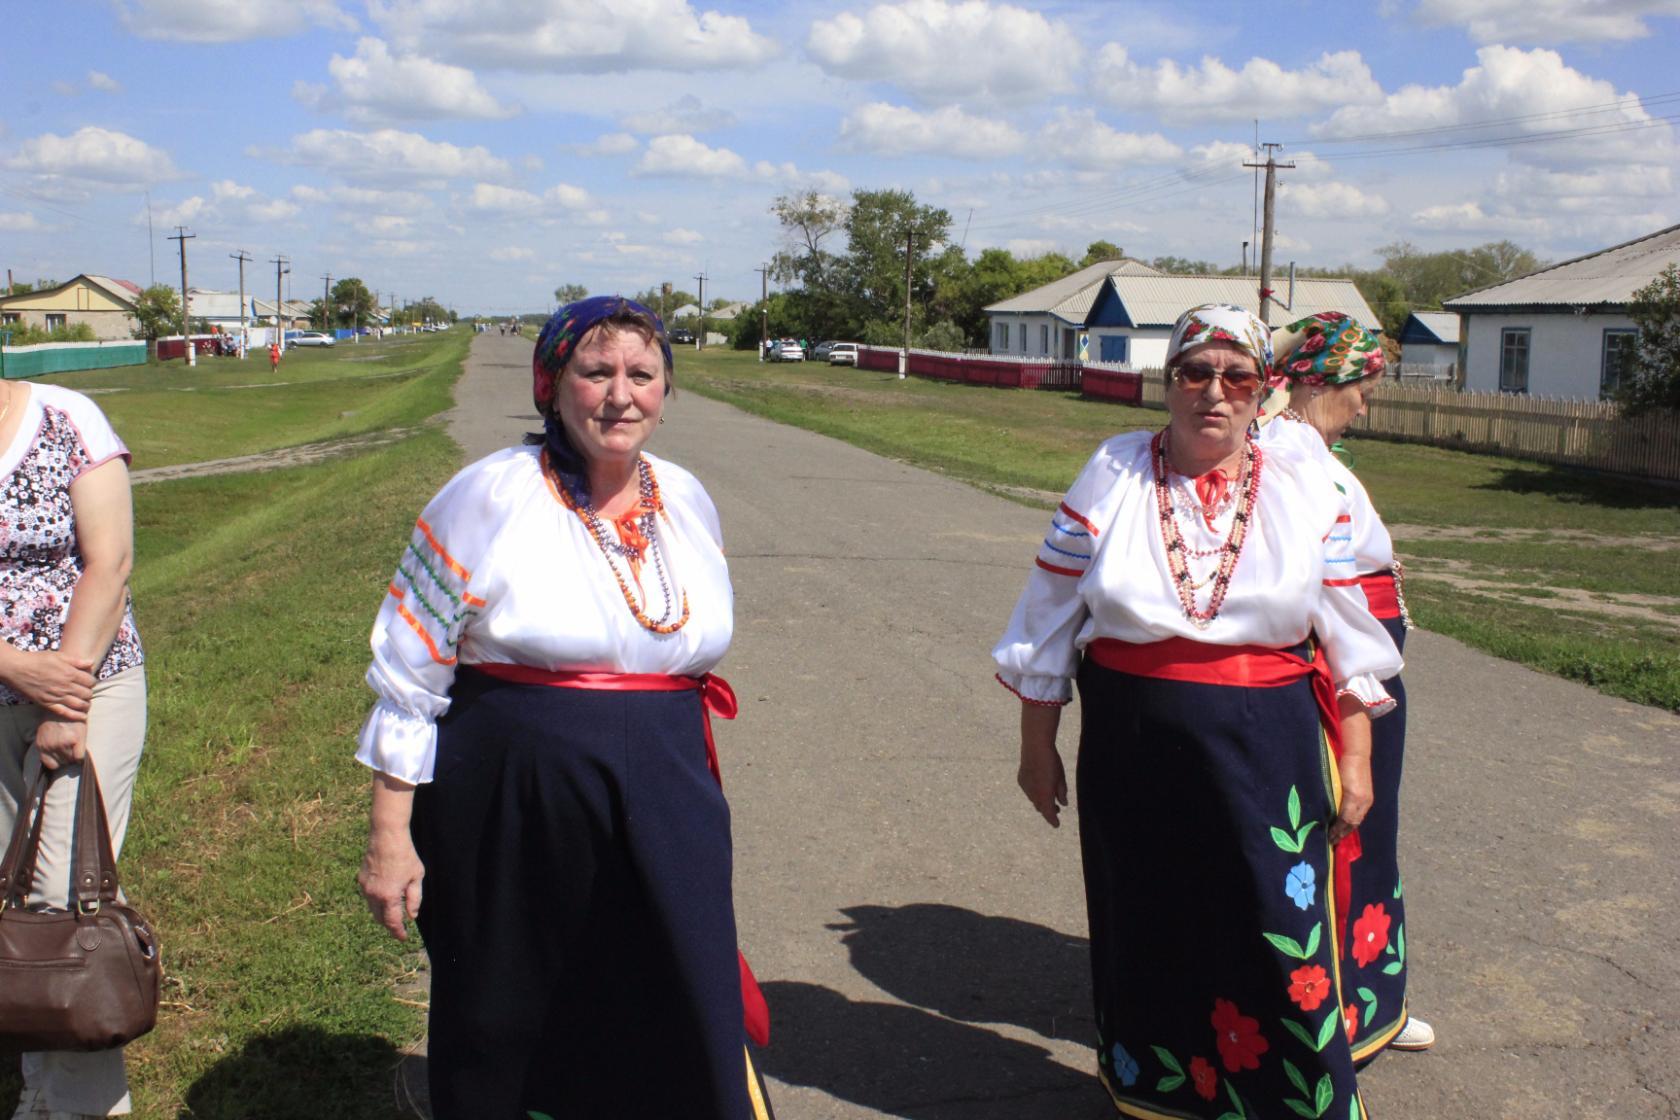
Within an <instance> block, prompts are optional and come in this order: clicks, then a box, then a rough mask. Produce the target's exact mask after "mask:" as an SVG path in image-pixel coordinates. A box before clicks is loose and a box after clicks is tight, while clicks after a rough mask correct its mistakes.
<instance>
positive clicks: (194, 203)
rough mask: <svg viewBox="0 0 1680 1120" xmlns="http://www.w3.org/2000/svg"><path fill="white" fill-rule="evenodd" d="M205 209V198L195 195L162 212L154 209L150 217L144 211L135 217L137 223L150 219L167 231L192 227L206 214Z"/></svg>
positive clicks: (165, 208)
mask: <svg viewBox="0 0 1680 1120" xmlns="http://www.w3.org/2000/svg"><path fill="white" fill-rule="evenodd" d="M204 207H205V202H204V199H203V197H202V196H200V195H196V194H195V195H193V196H192V197H190V198H184V199H182V200H181V201H180V202H177V203H176V204H175V205H173V206H165V207H163V208H162V209H160V210H159V209H154V210H153V211H152V213H151V214H149V215H148V214H146V213H145V212H144V211H142V212H141V213H139V214H137V215H136V216H135V221H136V223H137V224H138V223H141V222H145V221H146V220H147V219H148V218H150V219H151V220H152V221H155V222H156V223H157V224H158V225H159V226H162V227H163V228H165V229H167V228H169V227H170V226H186V225H191V224H192V223H193V222H194V221H195V220H197V218H198V216H199V215H200V214H202V213H203V212H204Z"/></svg>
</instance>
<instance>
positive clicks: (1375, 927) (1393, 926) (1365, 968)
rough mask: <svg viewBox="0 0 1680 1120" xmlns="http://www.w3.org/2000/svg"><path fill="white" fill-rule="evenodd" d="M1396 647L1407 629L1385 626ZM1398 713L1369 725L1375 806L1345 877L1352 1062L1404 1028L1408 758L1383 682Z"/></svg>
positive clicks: (1402, 714) (1401, 697)
mask: <svg viewBox="0 0 1680 1120" xmlns="http://www.w3.org/2000/svg"><path fill="white" fill-rule="evenodd" d="M1381 621H1382V624H1383V626H1384V627H1385V628H1386V629H1387V630H1388V635H1389V637H1391V638H1393V639H1394V645H1395V646H1396V648H1398V649H1400V650H1401V651H1402V652H1403V651H1404V650H1405V648H1406V627H1405V625H1404V624H1403V623H1402V622H1401V621H1400V619H1398V618H1385V619H1382V620H1381ZM1383 687H1384V688H1386V689H1388V694H1389V695H1390V696H1392V697H1394V699H1395V701H1396V702H1397V704H1396V707H1395V709H1394V710H1393V711H1392V712H1390V713H1388V714H1387V715H1386V716H1383V717H1381V718H1380V719H1378V720H1377V721H1376V722H1374V723H1373V724H1371V785H1372V787H1373V791H1374V794H1375V800H1374V802H1373V803H1372V805H1371V811H1370V812H1369V813H1368V814H1366V816H1365V820H1364V822H1363V823H1361V824H1360V826H1359V840H1360V844H1361V846H1362V847H1363V849H1364V851H1363V853H1362V854H1361V855H1360V857H1359V858H1358V859H1357V860H1355V861H1354V863H1353V867H1352V871H1351V873H1350V874H1349V876H1348V882H1349V890H1348V914H1347V918H1346V925H1345V926H1344V927H1343V929H1342V982H1343V983H1344V984H1346V985H1347V987H1348V989H1349V990H1350V991H1351V992H1352V993H1353V996H1352V997H1351V1000H1350V1002H1351V1003H1353V1004H1354V1006H1355V1007H1356V1008H1357V1009H1358V1011H1359V1026H1358V1027H1357V1028H1356V1031H1355V1034H1354V1038H1353V1058H1354V1061H1356V1062H1365V1061H1368V1060H1369V1059H1371V1058H1373V1057H1375V1056H1376V1055H1377V1054H1379V1053H1381V1052H1382V1049H1383V1047H1385V1046H1387V1045H1388V1044H1389V1043H1390V1042H1392V1041H1393V1040H1394V1036H1395V1035H1397V1034H1399V1033H1400V1029H1401V1028H1402V1027H1404V1026H1405V1025H1406V1017H1407V1006H1406V903H1405V900H1404V899H1403V898H1402V897H1401V891H1400V861H1399V855H1398V851H1397V849H1398V844H1399V839H1400V770H1401V765H1402V763H1403V762H1404V761H1405V751H1406V688H1405V685H1403V684H1401V683H1400V678H1399V677H1394V678H1392V679H1390V680H1386V681H1384V682H1383Z"/></svg>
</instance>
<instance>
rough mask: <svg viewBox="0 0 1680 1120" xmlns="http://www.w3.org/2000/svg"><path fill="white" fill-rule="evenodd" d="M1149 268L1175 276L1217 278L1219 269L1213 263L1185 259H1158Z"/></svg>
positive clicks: (1150, 263)
mask: <svg viewBox="0 0 1680 1120" xmlns="http://www.w3.org/2000/svg"><path fill="white" fill-rule="evenodd" d="M1149 267H1151V268H1158V269H1160V270H1161V271H1162V272H1167V273H1171V274H1173V275H1174V276H1217V275H1218V274H1219V268H1218V267H1217V266H1216V265H1215V264H1214V263H1213V262H1212V261H1194V260H1189V259H1188V258H1185V257H1156V258H1155V259H1154V260H1152V261H1150V262H1149Z"/></svg>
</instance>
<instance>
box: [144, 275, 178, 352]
mask: <svg viewBox="0 0 1680 1120" xmlns="http://www.w3.org/2000/svg"><path fill="white" fill-rule="evenodd" d="M134 319H135V328H134V337H135V338H143V339H145V340H146V341H147V342H152V341H155V340H156V339H157V338H159V337H160V336H162V335H166V334H169V333H171V332H172V331H174V330H175V329H176V327H177V326H178V325H179V324H180V322H181V297H180V296H179V295H177V294H176V292H175V289H174V288H171V287H170V286H169V285H167V284H153V285H152V286H151V287H149V288H147V289H146V290H145V291H143V292H141V293H140V295H139V296H138V297H137V298H136V299H135V301H134Z"/></svg>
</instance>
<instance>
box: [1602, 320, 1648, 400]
mask: <svg viewBox="0 0 1680 1120" xmlns="http://www.w3.org/2000/svg"><path fill="white" fill-rule="evenodd" d="M1638 345H1639V332H1638V331H1630V330H1615V329H1611V330H1606V331H1605V332H1604V361H1603V364H1602V365H1601V366H1600V367H1599V373H1598V395H1599V397H1600V398H1603V399H1609V398H1610V397H1613V396H1615V395H1616V390H1617V389H1619V388H1620V387H1621V384H1622V380H1623V378H1625V377H1627V375H1628V373H1629V371H1630V370H1632V369H1633V356H1634V351H1635V350H1636V349H1637V347H1638Z"/></svg>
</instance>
